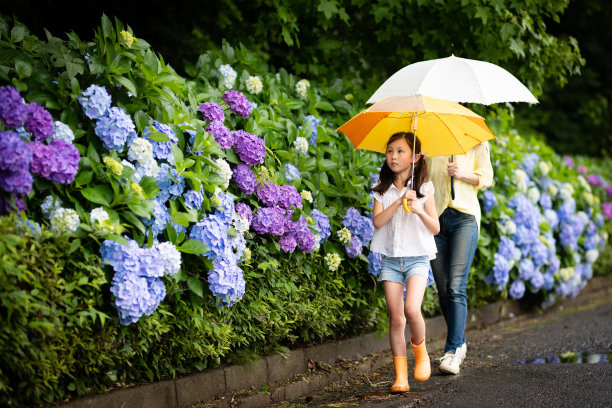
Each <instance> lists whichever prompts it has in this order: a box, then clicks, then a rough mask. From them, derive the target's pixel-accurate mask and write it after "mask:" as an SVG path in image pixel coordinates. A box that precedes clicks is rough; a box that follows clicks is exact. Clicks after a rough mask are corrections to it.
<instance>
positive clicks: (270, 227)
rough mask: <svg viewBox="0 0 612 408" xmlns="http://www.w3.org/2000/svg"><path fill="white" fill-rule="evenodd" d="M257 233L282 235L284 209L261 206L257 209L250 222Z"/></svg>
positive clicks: (283, 229) (283, 231)
mask: <svg viewBox="0 0 612 408" xmlns="http://www.w3.org/2000/svg"><path fill="white" fill-rule="evenodd" d="M251 225H252V226H253V229H254V230H255V231H256V232H257V233H259V234H271V235H277V236H280V235H283V234H284V233H285V211H284V210H283V209H282V208H280V207H276V206H275V207H263V208H260V209H258V210H257V212H256V213H255V215H254V217H253V222H252V223H251Z"/></svg>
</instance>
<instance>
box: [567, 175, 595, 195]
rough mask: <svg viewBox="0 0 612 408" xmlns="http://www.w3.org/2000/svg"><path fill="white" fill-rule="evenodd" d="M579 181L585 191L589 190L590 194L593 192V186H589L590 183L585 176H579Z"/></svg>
mask: <svg viewBox="0 0 612 408" xmlns="http://www.w3.org/2000/svg"><path fill="white" fill-rule="evenodd" d="M578 181H579V182H580V184H582V187H584V188H585V190H587V191H588V192H589V193H590V192H591V184H589V182H588V181H587V179H585V178H584V176H578ZM570 185H571V184H570ZM572 187H573V186H572Z"/></svg>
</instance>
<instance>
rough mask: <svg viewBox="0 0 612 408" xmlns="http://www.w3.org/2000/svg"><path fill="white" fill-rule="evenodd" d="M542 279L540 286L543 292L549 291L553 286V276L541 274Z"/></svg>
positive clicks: (547, 273)
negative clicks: (542, 282) (542, 283)
mask: <svg viewBox="0 0 612 408" xmlns="http://www.w3.org/2000/svg"><path fill="white" fill-rule="evenodd" d="M542 277H543V278H544V285H543V286H542V287H543V288H544V290H551V289H552V288H553V286H554V285H555V277H554V274H552V273H549V272H548V271H547V272H546V273H544V274H542Z"/></svg>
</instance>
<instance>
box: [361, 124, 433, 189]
mask: <svg viewBox="0 0 612 408" xmlns="http://www.w3.org/2000/svg"><path fill="white" fill-rule="evenodd" d="M401 138H404V140H405V141H406V143H408V146H410V149H411V150H412V151H413V152H414V153H415V154H419V153H420V152H421V141H420V140H419V138H418V137H417V138H416V143H414V133H412V132H399V133H394V134H393V135H391V137H390V138H389V140H388V141H387V144H386V146H389V144H391V143H393V142H395V141H396V140H398V139H401ZM413 143H414V144H415V146H413ZM379 178H380V183H378V184H377V185H376V186H374V188H372V191H376V192H377V193H381V194H384V193H385V192H386V191H387V190H388V189H389V187H391V183H393V181H394V180H395V173H393V171H392V170H391V169H390V168H389V166H388V165H387V160H385V162H384V163H383V165H382V167H381V168H380V176H379ZM426 178H427V163H426V162H425V159H424V158H423V157H421V158H420V159H419V161H418V162H416V164H415V165H414V184H413V187H412V188H413V190H414V191H416V193H417V197H418V198H421V197H423V194H421V186H422V185H423V183H424V182H425V179H426ZM409 181H410V179H408V180H406V183H405V184H404V187H405V186H407V185H408V182H409Z"/></svg>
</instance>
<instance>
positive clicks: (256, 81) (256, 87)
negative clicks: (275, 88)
mask: <svg viewBox="0 0 612 408" xmlns="http://www.w3.org/2000/svg"><path fill="white" fill-rule="evenodd" d="M246 89H247V91H248V92H249V93H251V94H253V95H257V94H259V93H261V91H263V83H262V82H261V78H260V77H259V76H250V77H249V78H248V79H247V80H246Z"/></svg>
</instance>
